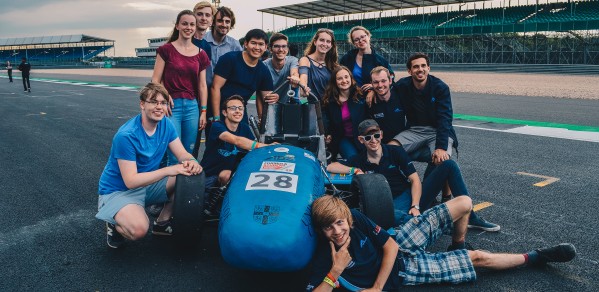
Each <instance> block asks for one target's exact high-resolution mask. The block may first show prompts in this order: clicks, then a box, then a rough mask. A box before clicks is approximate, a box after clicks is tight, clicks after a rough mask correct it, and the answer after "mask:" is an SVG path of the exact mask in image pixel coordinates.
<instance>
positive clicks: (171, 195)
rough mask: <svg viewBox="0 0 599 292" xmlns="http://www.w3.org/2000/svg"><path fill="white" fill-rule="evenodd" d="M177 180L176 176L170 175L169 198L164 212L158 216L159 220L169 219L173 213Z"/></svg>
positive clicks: (167, 186) (168, 181)
mask: <svg viewBox="0 0 599 292" xmlns="http://www.w3.org/2000/svg"><path fill="white" fill-rule="evenodd" d="M176 181H177V177H176V176H170V177H169V178H168V180H167V181H166V193H167V195H168V198H169V200H168V201H167V202H166V203H165V204H164V208H162V212H160V215H158V218H156V221H157V222H164V221H168V220H169V219H170V218H171V216H172V215H173V203H174V202H175V182H176Z"/></svg>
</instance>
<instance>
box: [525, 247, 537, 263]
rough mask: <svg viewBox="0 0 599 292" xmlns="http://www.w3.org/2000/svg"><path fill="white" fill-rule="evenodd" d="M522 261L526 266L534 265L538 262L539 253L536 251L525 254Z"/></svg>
mask: <svg viewBox="0 0 599 292" xmlns="http://www.w3.org/2000/svg"><path fill="white" fill-rule="evenodd" d="M524 261H525V262H524V263H525V264H527V265H532V264H535V263H536V262H537V261H539V253H538V252H537V251H536V250H533V251H529V252H528V253H525V254H524Z"/></svg>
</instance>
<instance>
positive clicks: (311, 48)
mask: <svg viewBox="0 0 599 292" xmlns="http://www.w3.org/2000/svg"><path fill="white" fill-rule="evenodd" d="M321 33H326V34H328V35H329V36H331V49H330V50H329V51H328V52H327V54H326V55H325V57H324V63H325V64H326V66H327V68H328V69H329V71H333V70H334V69H335V67H336V66H337V58H338V56H337V43H336V42H335V34H334V33H333V31H332V30H330V29H328V28H319V29H318V30H317V31H316V33H315V34H314V36H313V37H312V40H311V41H310V44H308V47H306V50H304V55H305V56H306V57H307V56H308V55H310V54H312V53H314V52H315V51H316V45H315V44H314V42H315V41H317V40H318V36H319V35H320V34H321Z"/></svg>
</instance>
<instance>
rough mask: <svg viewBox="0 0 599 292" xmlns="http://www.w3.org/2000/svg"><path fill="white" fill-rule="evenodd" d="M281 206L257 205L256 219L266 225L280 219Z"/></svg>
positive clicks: (255, 208) (255, 210)
mask: <svg viewBox="0 0 599 292" xmlns="http://www.w3.org/2000/svg"><path fill="white" fill-rule="evenodd" d="M280 209H281V208H280V207H279V206H268V205H256V206H254V221H256V222H258V223H260V224H262V225H266V224H271V223H275V222H277V221H278V220H279V214H280V211H279V210H280Z"/></svg>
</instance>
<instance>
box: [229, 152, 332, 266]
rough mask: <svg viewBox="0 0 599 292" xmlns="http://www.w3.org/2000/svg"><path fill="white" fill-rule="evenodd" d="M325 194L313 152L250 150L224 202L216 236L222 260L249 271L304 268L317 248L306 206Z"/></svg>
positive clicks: (321, 174)
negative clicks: (217, 236)
mask: <svg viewBox="0 0 599 292" xmlns="http://www.w3.org/2000/svg"><path fill="white" fill-rule="evenodd" d="M324 193H325V178H324V175H323V173H322V171H321V169H320V164H319V163H318V160H317V159H316V157H315V156H314V154H313V153H311V152H309V151H306V150H303V149H301V148H298V147H294V146H288V145H273V146H267V147H263V148H259V149H256V150H253V151H251V152H250V153H248V154H247V155H246V156H245V158H244V159H243V160H242V161H241V163H240V164H239V167H238V168H237V171H236V172H235V175H234V176H233V177H232V179H231V182H230V184H229V187H228V189H227V194H226V195H225V198H224V201H223V206H222V210H221V215H220V223H219V234H218V235H219V244H220V250H221V253H222V255H223V258H224V259H225V261H226V262H227V263H229V264H230V265H232V266H235V267H238V268H241V269H248V270H257V271H277V272H285V271H297V270H301V269H303V268H304V267H305V266H306V265H307V264H308V263H309V262H310V260H311V258H312V255H313V253H314V250H315V248H316V239H317V234H316V233H315V232H314V230H313V228H312V224H311V220H310V206H311V204H312V202H313V201H314V200H315V199H317V198H318V197H320V196H322V195H324Z"/></svg>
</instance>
